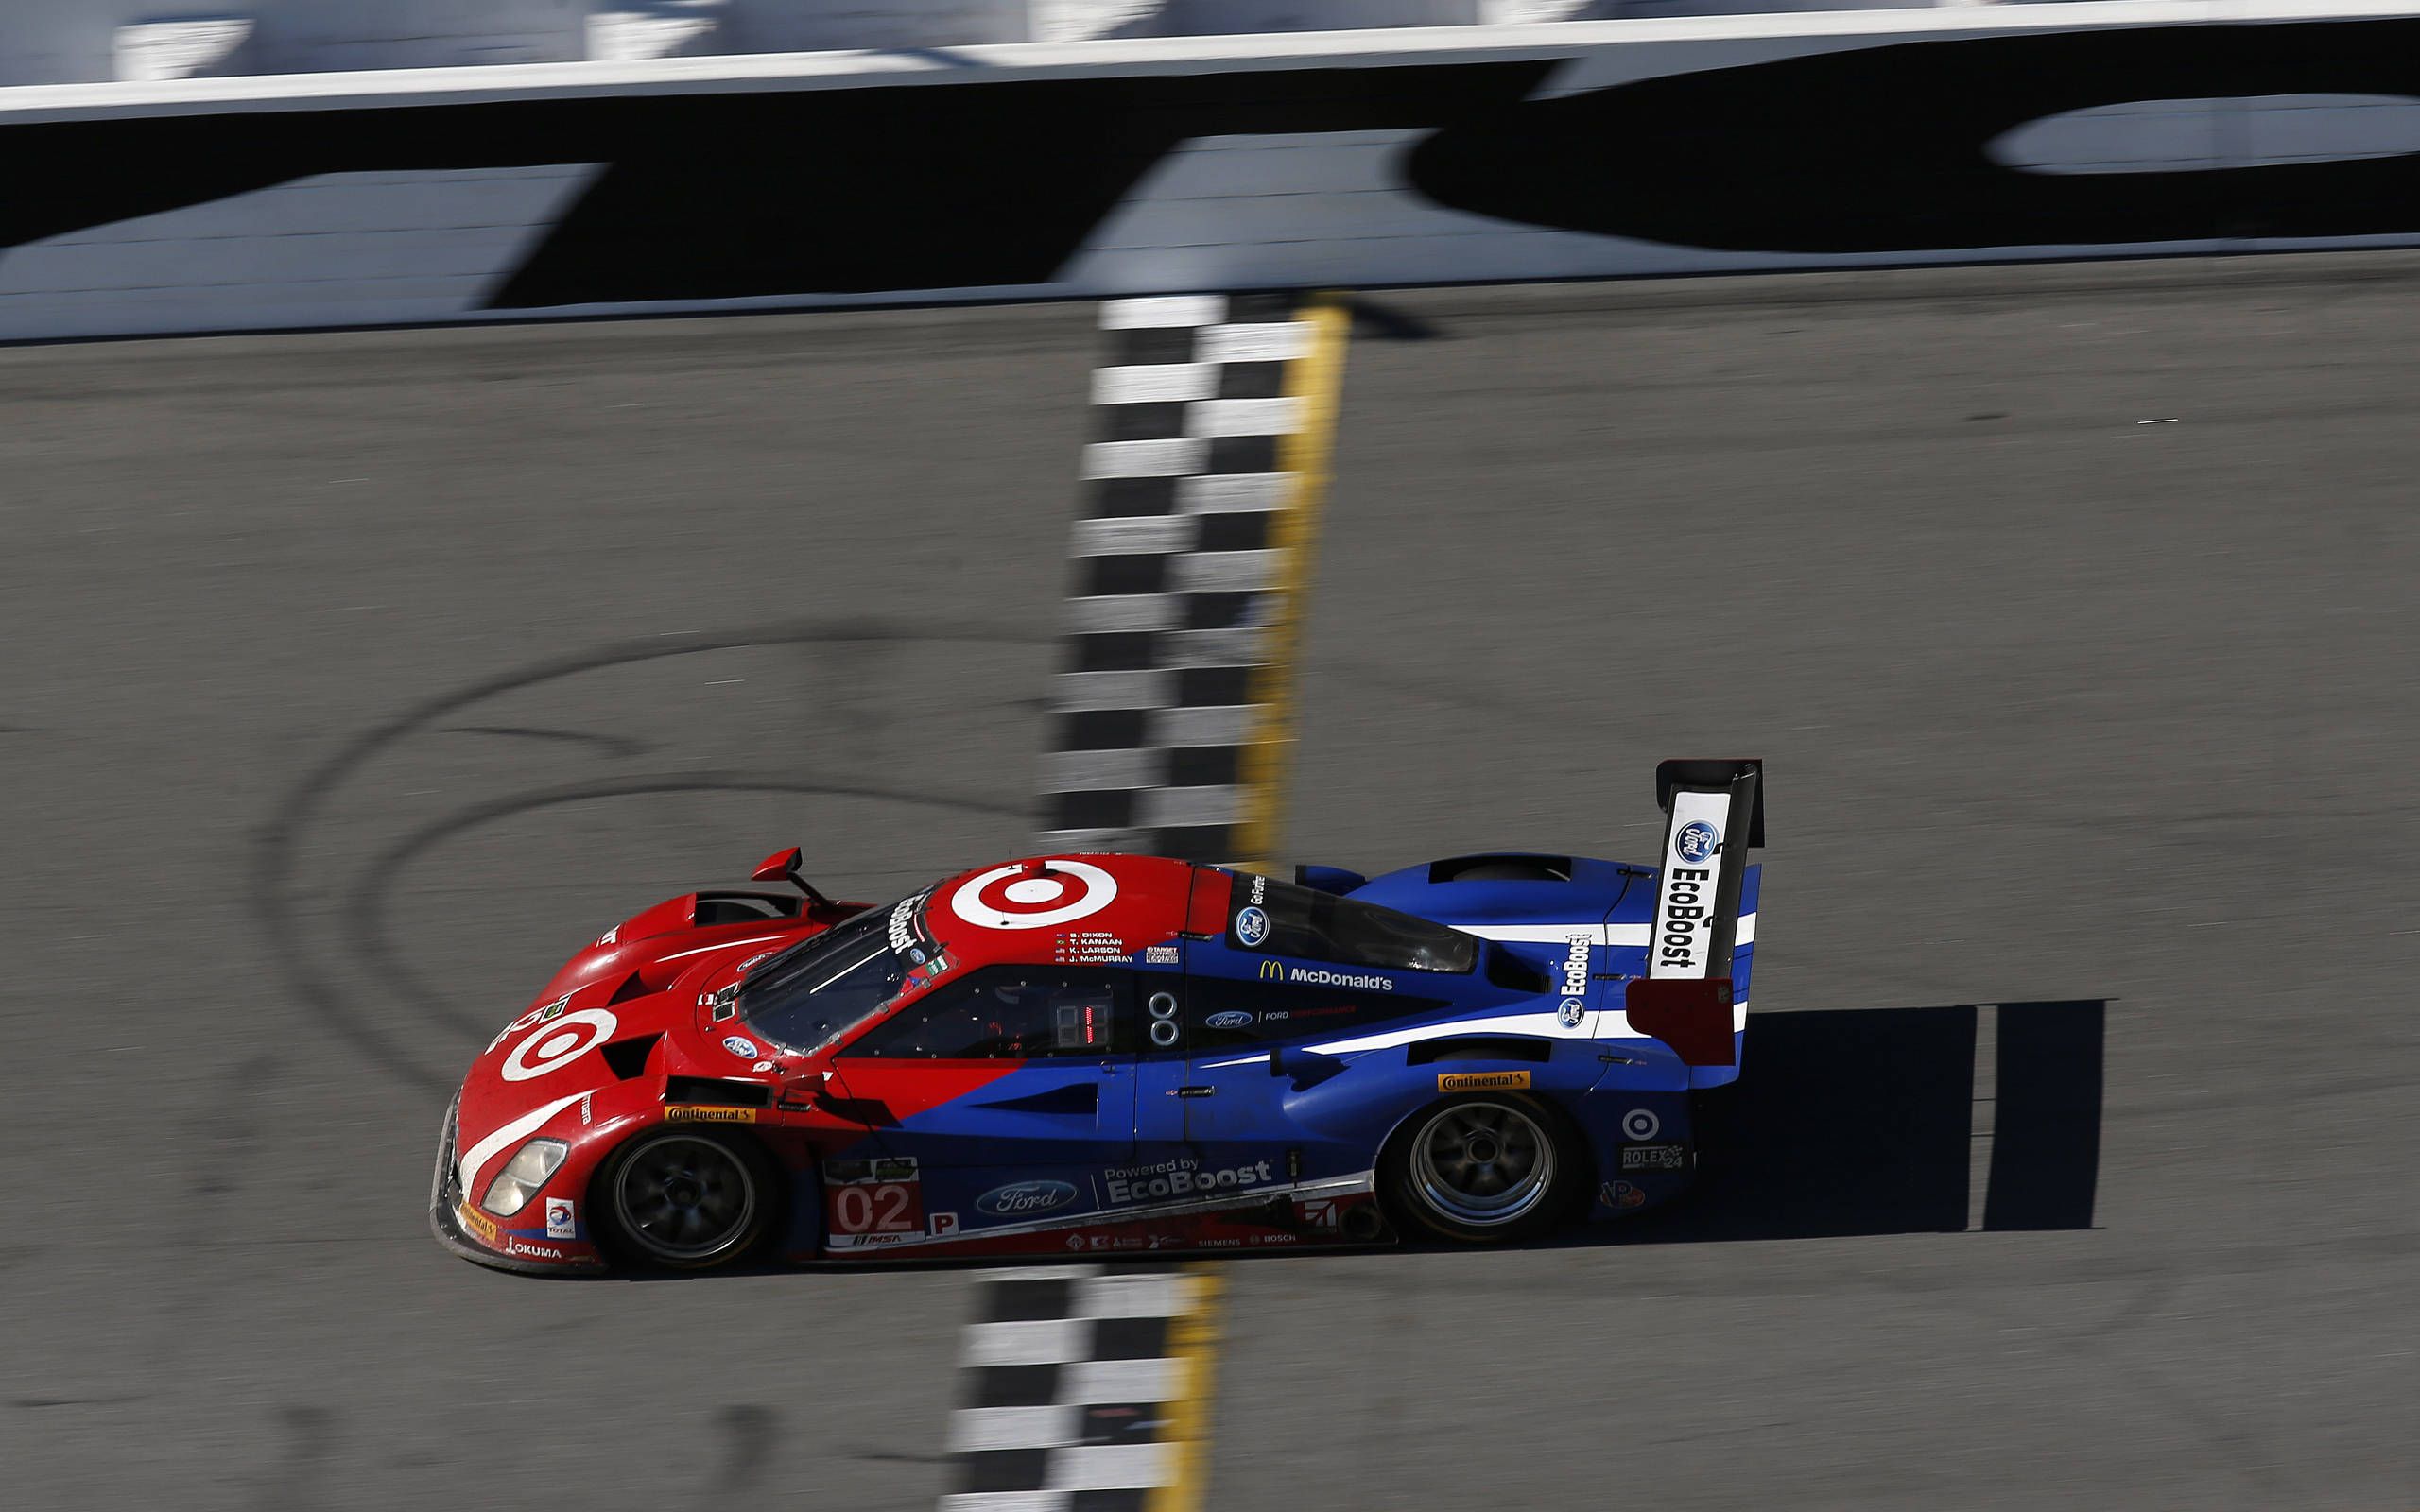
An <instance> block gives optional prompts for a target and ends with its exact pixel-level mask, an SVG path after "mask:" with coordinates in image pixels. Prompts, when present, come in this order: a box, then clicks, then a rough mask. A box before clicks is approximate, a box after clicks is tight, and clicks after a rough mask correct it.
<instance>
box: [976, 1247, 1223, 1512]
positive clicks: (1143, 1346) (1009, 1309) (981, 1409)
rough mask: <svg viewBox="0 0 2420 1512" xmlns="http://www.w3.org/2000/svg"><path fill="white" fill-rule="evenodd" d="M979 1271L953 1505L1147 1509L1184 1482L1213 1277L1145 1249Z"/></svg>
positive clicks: (1016, 1511) (986, 1509) (1051, 1511)
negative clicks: (1149, 1258)
mask: <svg viewBox="0 0 2420 1512" xmlns="http://www.w3.org/2000/svg"><path fill="white" fill-rule="evenodd" d="M978 1280H979V1283H980V1284H979V1286H978V1289H977V1319H978V1320H977V1322H976V1323H974V1324H973V1325H972V1326H970V1327H969V1328H968V1330H967V1332H966V1359H965V1370H964V1372H963V1375H962V1378H961V1379H962V1382H963V1390H964V1392H965V1396H964V1399H963V1402H962V1405H960V1406H959V1409H958V1411H957V1412H956V1413H955V1414H954V1415H953V1416H952V1418H951V1421H950V1442H949V1448H950V1453H951V1455H952V1458H953V1466H952V1477H953V1483H954V1484H953V1487H952V1489H951V1490H950V1491H949V1493H948V1494H946V1495H944V1496H943V1497H942V1512H1140V1509H1143V1508H1145V1507H1146V1506H1147V1505H1149V1504H1150V1503H1151V1498H1152V1497H1153V1494H1154V1493H1155V1492H1160V1493H1163V1494H1164V1493H1165V1491H1166V1488H1167V1487H1168V1486H1173V1485H1176V1484H1178V1483H1179V1482H1180V1481H1181V1479H1182V1476H1181V1470H1182V1469H1183V1467H1182V1464H1181V1457H1182V1456H1183V1455H1184V1454H1185V1453H1186V1452H1188V1451H1189V1450H1190V1448H1191V1446H1192V1445H1193V1444H1194V1443H1195V1442H1196V1441H1197V1437H1198V1433H1197V1431H1196V1430H1194V1429H1191V1428H1189V1427H1188V1425H1186V1424H1185V1423H1184V1422H1183V1421H1182V1420H1181V1419H1182V1418H1183V1417H1184V1414H1185V1413H1186V1412H1188V1411H1190V1410H1192V1408H1191V1406H1190V1405H1189V1404H1191V1403H1196V1402H1198V1400H1199V1399H1200V1396H1201V1387H1202V1385H1203V1381H1202V1379H1201V1371H1202V1370H1203V1369H1204V1368H1205V1366H1203V1364H1202V1360H1203V1354H1204V1350H1205V1349H1206V1340H1204V1339H1201V1338H1199V1337H1196V1336H1194V1335H1195V1333H1196V1332H1197V1331H1198V1329H1199V1327H1200V1325H1199V1323H1198V1320H1199V1319H1200V1318H1201V1315H1202V1314H1203V1310H1204V1305H1205V1304H1206V1302H1207V1300H1208V1297H1207V1295H1206V1293H1207V1289H1208V1288H1209V1287H1211V1286H1212V1285H1213V1284H1214V1283H1213V1282H1212V1281H1210V1280H1206V1279H1204V1278H1202V1277H1200V1276H1193V1275H1187V1274H1185V1273H1184V1271H1182V1270H1181V1269H1180V1268H1178V1267H1177V1266H1176V1265H1174V1264H1173V1263H1170V1264H1165V1265H1151V1264H1149V1263H1145V1264H1142V1265H1140V1266H1132V1267H1127V1266H1121V1267H1120V1268H1119V1269H1117V1270H1115V1271H1110V1270H1105V1269H1104V1268H1102V1267H1101V1266H1098V1265H1050V1266H1036V1267H1033V1268H1031V1269H1024V1270H997V1271H990V1272H986V1273H984V1274H982V1275H981V1276H980V1277H979V1278H978Z"/></svg>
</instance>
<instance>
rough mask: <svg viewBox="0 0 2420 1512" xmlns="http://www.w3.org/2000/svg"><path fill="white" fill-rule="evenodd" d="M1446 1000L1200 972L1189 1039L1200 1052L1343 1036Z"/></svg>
mask: <svg viewBox="0 0 2420 1512" xmlns="http://www.w3.org/2000/svg"><path fill="white" fill-rule="evenodd" d="M1443 1006H1444V1003H1443V1001H1442V1000H1440V999H1437V998H1426V997H1411V996H1409V995H1407V994H1405V993H1402V992H1392V991H1374V990H1357V989H1355V988H1327V987H1294V986H1289V985H1285V984H1281V983H1276V982H1268V981H1258V982H1238V981H1231V980H1228V979H1226V978H1224V977H1196V978H1194V980H1193V985H1192V991H1191V993H1190V1001H1189V1002H1188V1003H1187V1004H1186V1007H1185V1018H1186V1021H1187V1022H1186V1033H1187V1035H1188V1037H1189V1038H1188V1040H1187V1042H1188V1044H1189V1045H1190V1046H1191V1048H1192V1049H1193V1050H1194V1051H1196V1052H1200V1051H1203V1050H1223V1049H1226V1048H1227V1047H1229V1046H1231V1045H1261V1044H1271V1043H1274V1042H1276V1041H1278V1040H1304V1039H1309V1038H1311V1037H1313V1036H1317V1037H1319V1038H1321V1039H1338V1038H1341V1037H1343V1036H1346V1035H1350V1034H1354V1033H1356V1032H1357V1031H1359V1030H1361V1029H1362V1028H1363V1027H1364V1026H1366V1025H1370V1024H1376V1023H1384V1022H1388V1021H1390V1020H1394V1019H1403V1018H1409V1017H1410V1016H1412V1015H1414V1014H1422V1013H1432V1012H1435V1011H1436V1010H1437V1009H1439V1008H1442V1007H1443Z"/></svg>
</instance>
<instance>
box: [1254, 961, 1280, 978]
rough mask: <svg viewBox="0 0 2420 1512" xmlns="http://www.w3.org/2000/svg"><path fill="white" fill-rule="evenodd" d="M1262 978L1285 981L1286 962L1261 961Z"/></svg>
mask: <svg viewBox="0 0 2420 1512" xmlns="http://www.w3.org/2000/svg"><path fill="white" fill-rule="evenodd" d="M1260 979H1261V980H1262V981H1264V982H1283V981H1285V980H1286V967H1285V964H1284V963H1283V962H1279V961H1263V962H1261V963H1260Z"/></svg>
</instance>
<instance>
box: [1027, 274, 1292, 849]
mask: <svg viewBox="0 0 2420 1512" xmlns="http://www.w3.org/2000/svg"><path fill="white" fill-rule="evenodd" d="M1302 304H1303V296H1300V295H1296V294H1257V295H1217V294H1210V295H1180V296H1171V297H1166V298H1157V299H1138V300H1117V301H1109V302H1108V303H1106V304H1104V305H1103V306H1102V316H1101V322H1102V325H1103V326H1104V328H1105V329H1106V330H1107V332H1108V335H1109V338H1110V347H1111V355H1110V358H1109V362H1108V364H1107V365H1106V366H1104V367H1102V368H1101V369H1098V371H1097V372H1096V373H1095V374H1094V375H1093V402H1094V403H1095V404H1097V405H1098V407H1099V411H1100V417H1101V429H1100V436H1101V439H1099V440H1098V441H1096V442H1095V443H1093V444H1092V445H1091V446H1090V447H1088V448H1087V449H1086V451H1085V456H1084V479H1085V490H1086V497H1085V500H1084V505H1083V507H1082V508H1081V509H1080V511H1079V518H1078V520H1077V522H1076V535H1075V541H1074V545H1073V548H1072V551H1071V555H1072V556H1073V557H1074V558H1075V569H1076V578H1077V581H1076V586H1075V590H1074V594H1073V598H1072V601H1071V603H1070V604H1069V606H1068V612H1069V618H1068V645H1069V656H1068V661H1067V665H1066V670H1065V671H1064V672H1063V673H1062V674H1061V675H1060V677H1059V679H1058V683H1057V687H1056V689H1055V692H1054V696H1053V700H1052V701H1053V707H1054V713H1055V715H1056V719H1055V729H1054V746H1053V748H1052V749H1051V750H1050V751H1048V752H1047V753H1046V755H1045V756H1044V758H1043V769H1042V791H1043V795H1044V799H1043V801H1044V805H1045V808H1044V816H1043V821H1042V822H1043V828H1044V834H1043V840H1044V842H1045V843H1046V844H1047V845H1051V846H1053V847H1056V848H1058V849H1062V850H1070V851H1078V850H1082V851H1151V852H1154V853H1157V854H1161V855H1173V856H1182V857H1185V858H1187V859H1192V860H1204V861H1223V860H1231V859H1236V848H1237V845H1238V843H1239V841H1240V835H1239V827H1240V825H1241V824H1242V821H1243V819H1244V816H1245V810H1246V803H1247V795H1246V787H1245V783H1246V774H1245V772H1244V753H1245V751H1246V749H1247V747H1250V746H1251V744H1252V743H1253V740H1254V739H1255V737H1256V735H1258V734H1261V733H1263V732H1264V730H1265V727H1264V724H1263V714H1264V712H1265V711H1264V710H1263V708H1262V707H1261V706H1260V705H1259V704H1258V703H1256V702H1255V699H1257V698H1264V697H1266V696H1267V695H1266V691H1265V689H1263V688H1262V686H1261V685H1260V683H1259V681H1258V679H1259V678H1260V676H1261V674H1262V672H1263V669H1264V668H1265V667H1267V666H1268V664H1269V663H1270V662H1271V658H1272V656H1273V655H1275V654H1276V648H1274V647H1272V645H1271V630H1272V628H1273V627H1275V626H1276V625H1277V624H1278V623H1279V616H1280V610H1282V605H1280V604H1279V603H1278V602H1277V601H1276V600H1277V595H1278V593H1281V592H1282V591H1283V589H1284V586H1285V584H1286V581H1287V576H1286V575H1287V571H1288V563H1287V562H1286V560H1285V553H1284V552H1283V551H1282V550H1281V549H1280V541H1281V537H1280V531H1279V525H1280V521H1281V516H1282V513H1283V511H1284V510H1285V509H1287V508H1288V506H1289V505H1290V504H1291V502H1292V501H1293V499H1294V498H1295V497H1296V489H1297V484H1298V480H1297V479H1296V477H1295V476H1294V475H1293V474H1292V473H1289V472H1280V471H1278V469H1279V466H1280V462H1281V459H1282V454H1283V450H1284V448H1283V445H1282V442H1283V438H1286V437H1287V436H1288V435H1290V434H1292V433H1294V432H1295V431H1297V430H1298V429H1299V428H1300V427H1301V425H1302V424H1303V422H1304V418H1305V417H1304V415H1303V413H1302V406H1303V403H1304V401H1303V400H1301V399H1300V398H1297V397H1291V396H1289V393H1288V388H1289V385H1288V369H1289V365H1291V364H1293V363H1295V362H1297V361H1300V360H1302V359H1304V358H1305V357H1307V356H1308V355H1310V353H1311V352H1312V350H1313V347H1314V345H1315V330H1314V327H1313V326H1312V325H1311V324H1310V323H1309V322H1307V321H1304V320H1301V319H1298V318H1296V316H1297V313H1298V311H1299V310H1300V309H1301V307H1302Z"/></svg>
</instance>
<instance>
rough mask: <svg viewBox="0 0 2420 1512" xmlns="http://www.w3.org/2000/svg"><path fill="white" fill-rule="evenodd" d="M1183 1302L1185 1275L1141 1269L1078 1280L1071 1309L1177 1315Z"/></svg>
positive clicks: (1107, 1313) (1124, 1314) (1092, 1313)
mask: <svg viewBox="0 0 2420 1512" xmlns="http://www.w3.org/2000/svg"><path fill="white" fill-rule="evenodd" d="M1184 1304H1185V1282H1184V1277H1183V1276H1180V1275H1178V1274H1176V1273H1175V1272H1173V1271H1140V1272H1134V1273H1129V1274H1124V1275H1112V1276H1097V1277H1094V1278H1092V1279H1091V1280H1083V1281H1079V1282H1077V1283H1076V1299H1075V1305H1074V1307H1073V1309H1072V1311H1073V1312H1074V1313H1075V1314H1076V1316H1078V1317H1174V1316H1175V1315H1176V1314H1179V1313H1182V1312H1184Z"/></svg>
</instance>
